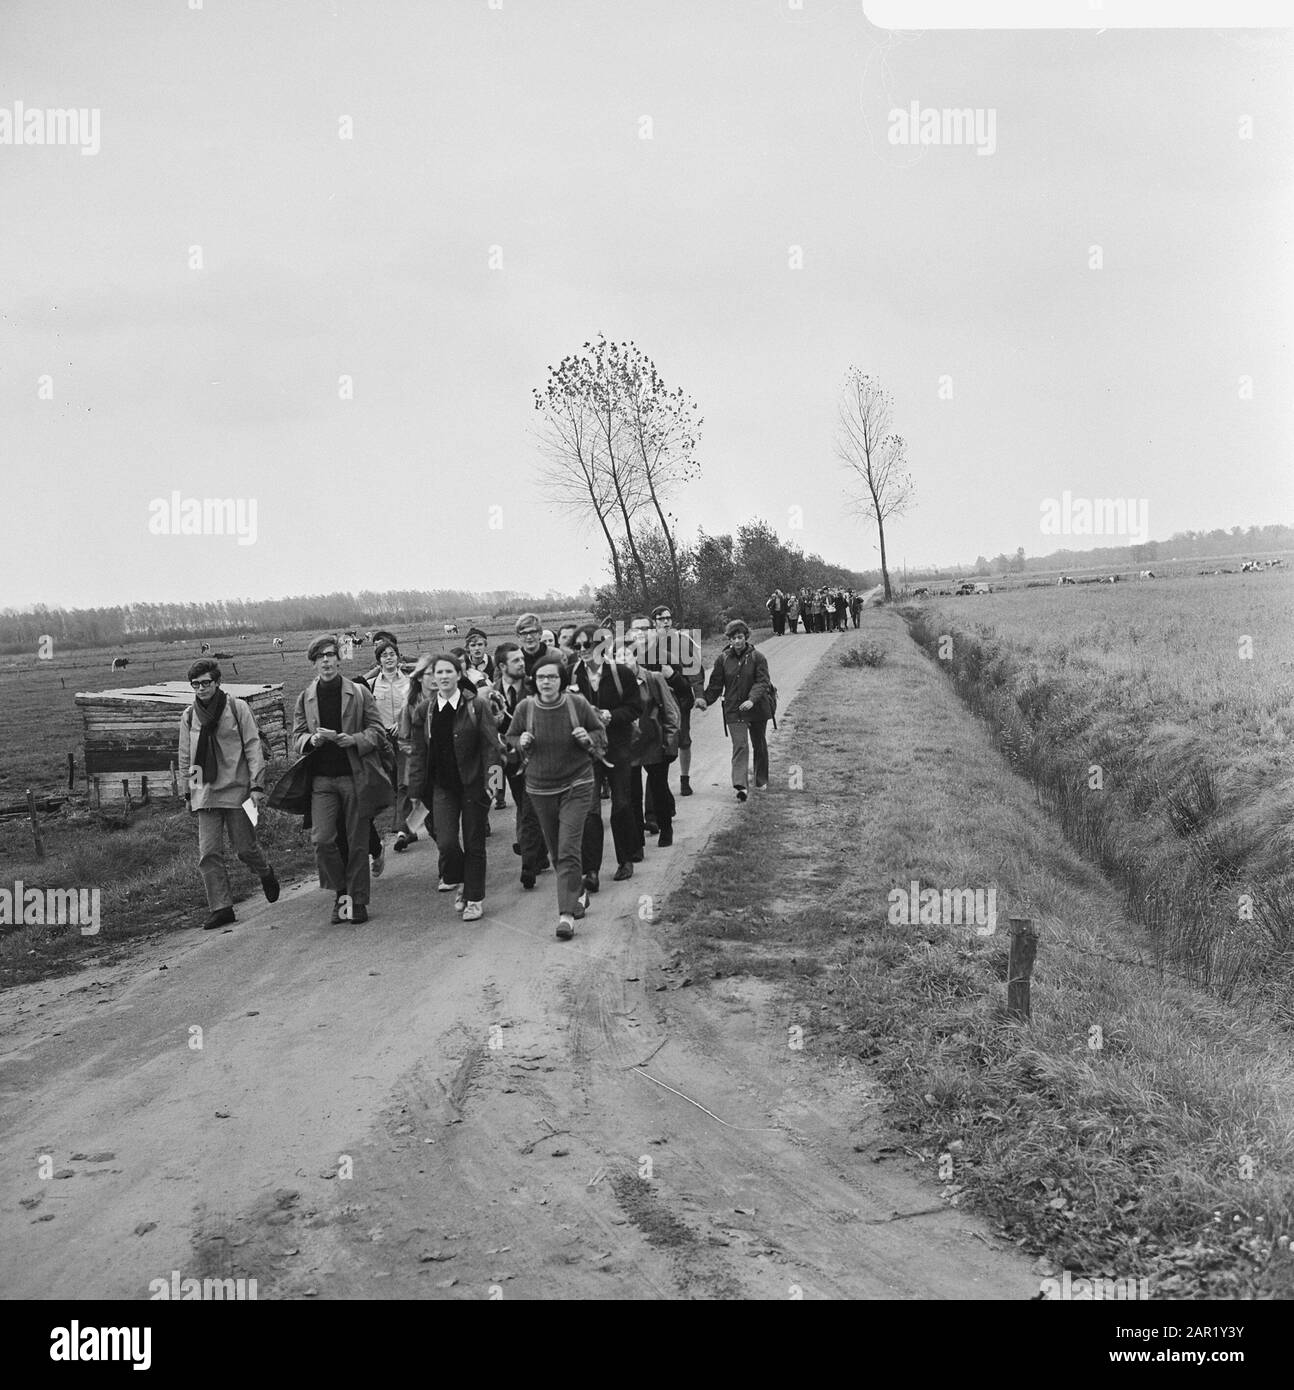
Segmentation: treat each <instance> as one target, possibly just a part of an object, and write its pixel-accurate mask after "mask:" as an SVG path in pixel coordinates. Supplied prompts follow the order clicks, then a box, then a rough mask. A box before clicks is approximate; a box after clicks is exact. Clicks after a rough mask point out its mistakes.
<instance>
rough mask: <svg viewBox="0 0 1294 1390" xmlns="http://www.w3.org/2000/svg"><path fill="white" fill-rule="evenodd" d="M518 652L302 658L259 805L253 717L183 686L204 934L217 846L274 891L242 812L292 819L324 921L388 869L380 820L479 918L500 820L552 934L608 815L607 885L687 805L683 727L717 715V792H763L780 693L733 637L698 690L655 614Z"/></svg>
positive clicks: (215, 884) (583, 879)
mask: <svg viewBox="0 0 1294 1390" xmlns="http://www.w3.org/2000/svg"><path fill="white" fill-rule="evenodd" d="M516 637H517V640H516V641H515V642H513V641H506V642H502V643H500V644H498V645H497V646H496V647H495V648H494V650H493V652H490V651H489V650H488V648H489V638H488V636H487V634H486V633H485V632H484V631H483V630H482V629H480V628H477V627H473V628H471V629H470V630H469V631H468V633H467V635H466V638H465V640H464V643H463V645H462V646H456V647H454V648H452V649H450V650H448V651H444V652H440V653H437V654H436V655H424V656H419V657H418V658H417V659H416V660H413V661H406V660H403V659H402V658H401V653H400V649H399V644H398V642H397V640H396V638H395V636H394V635H393V634H392V633H390V632H381V631H379V632H376V633H374V634H373V640H374V656H375V658H376V665H374V667H373V668H372V669H371V670H369V671H368V672H366V673H365V674H364V675H363V676H360V677H358V678H356V679H355V680H351V679H349V678H347V677H345V676H343V675H342V673H341V646H340V643H339V641H338V639H337V637H336V636H334V635H325V636H322V637H319V638H317V639H316V640H315V641H314V642H312V643H311V645H310V648H309V651H308V653H307V656H308V659H309V661H310V662H311V664H312V665H313V666H314V668H315V678H314V679H313V680H312V681H311V682H310V684H309V685H308V686H307V687H306V688H305V690H303V691H302V693H301V695H300V696H299V697H298V699H297V703H296V710H295V716H294V719H293V727H292V744H293V747H294V749H295V751H296V753H297V760H296V761H295V762H294V763H293V764H292V766H291V767H290V768H289V769H288V771H287V773H286V774H285V775H284V776H283V777H282V778H281V779H280V781H279V782H278V784H277V785H276V786H275V787H274V788H273V789H272V790H269V789H267V788H266V786H265V777H266V771H267V764H266V760H265V756H264V753H263V751H262V745H261V739H260V735H259V731H258V730H257V727H256V721H255V717H254V716H253V714H252V712H251V710H250V708H249V706H248V705H247V704H246V702H245V701H243V700H241V699H238V698H237V697H235V696H230V695H227V694H226V692H225V691H223V690H222V689H221V685H220V683H221V670H220V666H219V664H218V662H217V661H215V660H214V659H212V658H210V657H205V658H202V659H200V660H198V661H196V662H194V664H193V665H192V667H190V669H189V683H190V685H191V686H192V688H193V692H194V700H193V703H192V705H190V706H188V707H186V709H185V711H184V714H183V715H182V717H181V720H180V739H179V768H180V772H181V774H182V776H183V777H184V778H185V783H186V786H187V788H188V793H187V800H188V804H189V808H190V810H191V811H193V812H194V813H196V815H197V818H198V867H199V871H200V873H201V875H202V880H203V884H204V887H205V889H206V896H207V906H208V911H209V916H208V917H207V920H206V921H205V923H204V926H205V927H206V928H207V929H208V930H210V929H214V928H216V927H220V926H224V925H226V924H228V923H231V922H233V921H234V920H235V915H234V910H233V895H232V891H231V886H230V882H229V875H228V872H227V869H226V865H225V858H224V852H223V845H224V839H225V836H226V835H227V836H228V841H229V844H230V846H231V847H232V849H233V851H234V853H235V854H236V855H237V857H238V858H239V859H240V860H242V862H243V863H245V864H246V865H247V866H248V867H249V868H250V869H251V870H252V872H253V873H254V874H256V875H257V876H258V877H259V878H260V880H261V884H262V887H263V889H264V892H265V896H266V898H267V899H268V900H269V901H270V902H274V901H275V900H276V899H277V898H278V896H279V884H278V880H277V878H276V876H275V873H274V870H273V868H272V867H271V866H270V864H269V863H268V861H267V860H266V858H265V855H264V852H263V850H262V849H261V846H260V844H259V842H258V839H257V835H256V829H255V826H254V825H253V822H252V820H251V819H250V818H249V816H248V815H247V813H246V811H245V810H244V803H245V802H247V801H249V800H250V802H251V804H252V805H253V807H254V808H256V810H257V811H259V809H260V808H261V807H263V806H264V805H266V804H267V803H268V804H269V805H271V806H274V807H277V808H279V809H283V810H287V811H293V812H296V813H298V814H301V815H303V817H304V818H305V823H306V824H307V826H308V827H309V828H310V832H311V839H312V843H313V845H314V849H315V862H316V867H317V870H318V875H319V883H320V886H321V887H323V888H325V889H327V890H329V891H331V892H332V894H333V908H332V918H331V920H332V921H333V922H343V921H350V922H364V921H367V920H368V911H369V903H370V899H371V896H372V883H373V880H374V879H376V878H380V877H381V875H382V872H383V870H384V868H385V864H386V843H385V836H384V833H383V830H382V829H381V828H380V822H382V821H383V820H384V818H385V813H386V811H387V810H391V811H392V814H393V826H392V829H393V830H394V838H393V841H392V844H391V848H392V850H393V851H394V852H395V853H403V852H405V851H406V850H408V848H409V847H410V846H411V845H412V844H414V843H416V842H417V840H418V839H419V838H420V836H421V835H423V834H426V835H427V836H428V837H430V838H431V839H432V840H433V841H434V843H435V846H436V851H437V871H438V873H437V884H436V889H437V891H439V892H442V893H453V894H454V907H455V909H456V910H457V911H458V912H459V913H460V914H461V916H462V920H463V921H465V922H471V921H478V920H479V919H480V918H481V917H482V916H483V915H484V899H485V879H486V840H487V839H488V838H489V836H490V833H491V827H490V813H491V811H492V810H493V811H501V810H503V809H505V807H506V798H507V796H508V795H509V794H511V797H512V801H513V806H514V818H513V826H512V829H513V840H512V850H513V852H514V854H516V855H517V856H518V858H519V859H520V861H521V862H520V883H521V887H522V888H523V889H524V890H532V889H533V888H534V887H535V885H536V883H537V881H538V878H539V875H541V874H543V873H545V872H547V871H548V870H550V869H551V870H552V871H553V872H554V877H555V881H556V894H557V910H558V919H557V936H558V938H559V939H562V940H569V939H570V938H571V937H572V936H573V935H574V932H575V923H576V922H577V921H579V920H580V919H581V918H582V917H583V916H584V915H585V914H586V912H587V911H588V910H589V906H590V895H591V894H594V893H597V892H599V891H600V889H601V874H602V865H603V859H604V847H605V831H604V825H603V817H602V802H603V801H604V800H605V801H608V802H609V803H610V816H609V820H610V826H611V842H612V848H613V852H614V854H615V859H616V869H615V873H614V875H613V878H614V880H615V881H623V880H625V879H629V878H631V877H632V876H633V872H634V865H635V864H639V863H642V861H643V857H644V850H645V846H646V842H647V837H648V836H653V837H655V838H656V843H657V846H658V847H660V848H662V849H663V848H667V847H668V846H669V845H671V844H672V843H673V831H674V817H675V813H676V809H677V808H676V802H675V797H674V793H673V789H672V788H671V786H670V769H671V767H672V766H673V765H674V763H675V762H677V763H678V766H679V787H678V790H679V795H680V796H685V797H686V796H691V795H692V786H691V781H690V772H691V749H692V738H691V716H692V713H693V711H696V712H698V713H704V711H705V710H706V708H707V707H708V706H709V705H710V704H714V703H716V702H717V703H719V704H720V705H721V707H722V710H723V719H724V725H725V728H726V729H727V731H728V734H729V736H730V738H731V741H732V785H733V787H734V789H735V792H736V797H737V800H738V801H743V802H744V801H745V800H746V799H747V791H748V787H749V785H750V772H751V766H750V764H751V761H752V759H753V763H754V768H753V771H754V786H755V787H756V788H757V789H760V788H764V787H766V786H767V785H768V743H767V738H766V728H767V724H768V721H769V719H770V718H772V717H773V715H774V714H775V701H776V690H775V688H774V687H773V685H772V682H771V680H770V678H769V672H768V662H767V660H766V659H765V657H764V655H763V653H761V652H759V651H757V650H756V649H755V647H754V644H753V643H752V642H751V641H750V628H749V627H748V625H747V624H746V623H745V622H744V621H742V620H740V619H735V620H734V621H732V622H730V623H729V624H728V625H727V628H726V629H725V638H726V643H725V646H724V647H723V650H722V651H721V652H720V654H719V656H718V658H717V659H716V661H715V663H714V666H713V668H712V670H711V673H710V676H709V679H708V681H707V680H706V678H705V672H704V668H703V666H702V664H701V661H700V655H699V653H698V651H697V649H696V645H695V642H694V640H693V638H692V637H691V635H690V634H689V633H687V632H685V631H681V630H679V629H676V628H674V626H673V613H672V611H671V609H670V608H669V607H668V606H667V605H661V606H659V607H657V608H655V609H653V610H652V612H651V614H650V616H649V615H647V614H644V613H637V614H633V615H632V616H631V617H630V619H629V621H628V623H627V624H625V623H618V624H615V625H614V626H613V625H611V624H610V623H609V622H608V623H584V624H575V623H569V624H566V625H564V626H562V627H560V628H559V629H558V630H557V631H556V632H552V631H549V630H546V629H544V628H543V627H542V626H541V624H540V620H539V618H538V617H537V616H536V615H535V614H533V613H525V614H522V616H521V617H520V618H518V619H517V622H516Z"/></svg>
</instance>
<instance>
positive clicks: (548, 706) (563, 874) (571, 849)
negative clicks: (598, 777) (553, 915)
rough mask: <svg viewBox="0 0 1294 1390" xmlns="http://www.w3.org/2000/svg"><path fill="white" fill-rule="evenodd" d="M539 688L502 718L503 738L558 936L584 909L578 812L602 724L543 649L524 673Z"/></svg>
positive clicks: (585, 806)
mask: <svg viewBox="0 0 1294 1390" xmlns="http://www.w3.org/2000/svg"><path fill="white" fill-rule="evenodd" d="M531 674H532V676H533V677H534V681H535V687H536V689H537V690H538V692H539V694H538V695H537V696H529V695H528V696H527V697H526V698H525V699H524V700H522V701H521V702H520V703H519V704H518V705H517V708H516V711H515V713H514V714H513V716H512V722H511V723H510V724H509V725H508V735H507V742H508V744H509V745H510V746H511V747H512V748H513V749H514V750H515V752H516V754H517V755H518V757H519V758H520V759H521V760H522V761H524V764H525V769H526V795H527V797H528V798H529V799H530V803H531V805H532V806H533V807H534V811H535V816H536V819H537V820H538V821H539V826H540V829H541V830H542V831H543V834H544V842H545V844H546V845H547V846H548V857H549V858H550V859H551V860H552V861H553V867H554V869H556V871H557V874H556V877H557V912H558V918H557V939H558V940H559V941H569V940H570V939H571V937H573V936H574V935H575V923H576V922H577V921H579V919H580V918H581V917H583V916H584V914H585V912H586V911H587V910H588V905H589V895H588V891H587V890H586V889H585V887H584V884H583V864H582V858H581V854H582V841H583V836H584V819H585V817H586V816H587V815H588V812H589V807H590V806H591V805H592V803H593V764H592V762H591V761H590V755H592V756H595V757H596V756H599V755H600V754H603V753H605V752H606V737H607V736H606V729H605V728H604V727H603V724H602V720H601V719H600V718H599V717H598V713H597V711H596V710H595V709H594V708H593V706H592V705H590V704H589V702H588V701H587V700H586V699H585V698H584V697H583V696H582V695H578V694H573V693H572V692H570V691H563V689H562V685H563V683H564V681H565V679H566V668H565V664H564V663H563V661H562V658H561V655H560V654H559V653H557V652H549V653H547V654H546V655H544V656H541V657H540V658H539V661H538V662H537V663H536V664H535V667H534V670H533V671H532V672H531Z"/></svg>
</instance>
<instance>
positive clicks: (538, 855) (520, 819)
mask: <svg viewBox="0 0 1294 1390" xmlns="http://www.w3.org/2000/svg"><path fill="white" fill-rule="evenodd" d="M506 775H507V779H508V788H509V790H510V791H511V792H512V804H513V805H514V806H515V807H516V808H517V828H516V836H517V843H518V844H519V845H520V846H521V872H522V873H523V874H535V873H538V872H539V870H540V867H541V866H543V865H545V864H547V863H548V862H549V859H550V855H549V853H548V851H547V849H546V848H545V845H544V832H543V831H542V830H541V829H540V826H539V820H538V818H537V816H536V815H535V808H534V807H533V806H532V805H531V804H530V795H529V793H528V792H527V791H526V774H525V771H524V770H523V769H521V768H516V769H513V768H509V769H508V770H507V774H506Z"/></svg>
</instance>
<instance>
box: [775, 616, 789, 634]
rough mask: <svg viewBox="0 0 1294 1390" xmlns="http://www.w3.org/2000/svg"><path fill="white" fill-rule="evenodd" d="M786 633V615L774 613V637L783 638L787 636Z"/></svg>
mask: <svg viewBox="0 0 1294 1390" xmlns="http://www.w3.org/2000/svg"><path fill="white" fill-rule="evenodd" d="M785 633H786V614H785V613H774V614H773V636H774V637H782V636H784V635H785Z"/></svg>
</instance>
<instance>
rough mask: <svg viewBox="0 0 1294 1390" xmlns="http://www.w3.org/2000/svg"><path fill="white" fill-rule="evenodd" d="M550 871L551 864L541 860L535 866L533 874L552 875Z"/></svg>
mask: <svg viewBox="0 0 1294 1390" xmlns="http://www.w3.org/2000/svg"><path fill="white" fill-rule="evenodd" d="M552 871H553V866H552V864H551V863H549V861H548V860H547V859H544V860H542V861H541V862H540V863H538V864H536V865H535V872H536V873H537V874H548V873H552Z"/></svg>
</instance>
